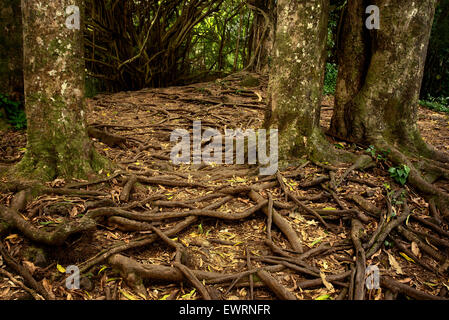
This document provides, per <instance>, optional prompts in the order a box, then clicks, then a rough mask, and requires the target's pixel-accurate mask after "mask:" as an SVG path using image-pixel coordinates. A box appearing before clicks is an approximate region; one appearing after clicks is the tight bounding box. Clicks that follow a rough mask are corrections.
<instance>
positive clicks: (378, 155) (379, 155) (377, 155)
mask: <svg viewBox="0 0 449 320" xmlns="http://www.w3.org/2000/svg"><path fill="white" fill-rule="evenodd" d="M365 152H366V153H369V154H370V155H371V157H373V158H374V159H376V160H379V161H385V160H387V156H388V154H389V153H390V150H379V152H377V150H376V147H374V146H373V145H371V146H369V147H368V149H366V150H365Z"/></svg>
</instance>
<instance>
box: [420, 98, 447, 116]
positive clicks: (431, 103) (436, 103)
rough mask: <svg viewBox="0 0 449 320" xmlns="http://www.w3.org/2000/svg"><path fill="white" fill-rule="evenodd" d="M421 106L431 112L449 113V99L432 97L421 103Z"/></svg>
mask: <svg viewBox="0 0 449 320" xmlns="http://www.w3.org/2000/svg"><path fill="white" fill-rule="evenodd" d="M419 103H420V105H422V106H423V107H426V108H428V109H430V110H434V111H438V112H446V113H449V97H438V98H434V97H430V96H428V97H427V98H426V99H425V100H420V101H419Z"/></svg>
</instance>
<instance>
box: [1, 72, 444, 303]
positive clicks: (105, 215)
mask: <svg viewBox="0 0 449 320" xmlns="http://www.w3.org/2000/svg"><path fill="white" fill-rule="evenodd" d="M243 78H244V76H243V75H241V74H240V75H233V76H231V77H229V78H226V79H223V80H219V81H216V82H210V83H204V84H196V85H191V86H186V87H176V88H166V89H146V90H141V91H138V92H123V93H117V94H112V95H98V96H97V97H95V98H94V99H90V100H89V102H88V106H89V113H88V122H89V124H90V125H91V127H90V128H91V135H92V136H95V137H97V138H96V139H94V141H95V142H94V143H95V146H96V148H97V150H98V151H99V152H100V153H101V154H103V155H104V156H106V157H108V158H109V159H111V160H113V161H114V162H115V163H117V165H118V167H117V170H116V171H114V172H101V173H100V174H101V175H102V176H103V177H104V178H103V181H97V183H92V182H91V183H88V182H86V181H78V182H77V183H78V184H74V182H66V181H63V180H56V181H54V182H52V183H50V184H49V186H48V187H49V188H48V189H49V190H47V192H45V193H44V194H42V195H40V196H39V197H38V198H36V199H34V200H33V201H31V202H29V203H27V205H26V208H18V211H20V212H21V215H22V219H25V221H27V223H31V224H32V225H33V226H35V227H37V228H39V230H44V228H46V230H50V231H52V230H56V229H57V227H58V226H60V225H61V224H64V223H67V221H78V220H80V219H83V217H84V219H87V218H88V219H93V220H95V223H96V227H95V228H94V230H90V231H89V232H83V233H82V235H81V236H79V234H74V235H71V236H69V237H67V239H65V240H64V241H63V244H62V245H59V246H50V245H48V244H47V245H43V244H36V243H33V242H31V241H30V240H29V239H28V238H26V237H24V236H23V235H22V232H17V231H16V230H15V231H13V232H10V233H8V234H7V235H6V236H4V237H3V239H2V240H3V246H4V248H3V250H6V252H8V254H9V255H10V256H11V257H12V259H13V260H14V261H15V262H18V263H19V264H20V265H23V266H24V267H25V268H26V270H28V272H29V273H30V274H31V275H32V276H33V278H34V279H36V281H37V282H38V283H40V284H42V285H43V288H44V290H45V291H46V292H48V293H50V295H54V297H55V298H57V299H202V298H214V299H250V298H254V299H294V298H295V299H347V297H348V295H347V293H348V292H349V293H351V295H353V294H354V293H355V294H357V292H359V290H362V287H363V286H364V279H360V278H359V279H357V278H355V279H354V278H353V277H352V276H351V275H352V274H353V270H356V268H358V267H361V266H362V262H363V264H364V265H365V266H368V265H375V266H377V267H378V268H379V270H380V274H381V283H380V284H381V287H382V289H381V290H369V291H368V292H367V293H366V298H367V299H391V298H393V297H396V298H398V299H401V298H404V297H405V295H407V296H410V297H412V298H418V299H426V298H428V299H430V298H438V297H444V298H446V297H447V296H446V294H447V288H449V287H448V282H447V267H448V265H447V263H446V257H447V254H448V251H447V249H448V248H449V238H448V234H449V232H448V226H447V225H446V224H445V223H443V224H441V225H438V224H437V223H435V222H434V221H433V220H431V219H430V218H431V217H429V208H428V207H429V205H428V204H427V203H426V202H425V201H424V199H423V198H421V197H420V196H419V195H418V194H416V193H415V192H414V191H413V190H409V189H408V187H407V186H405V187H404V188H403V191H407V192H408V196H407V197H405V198H404V197H401V190H402V189H401V187H400V186H399V185H397V184H396V183H395V182H393V181H392V180H391V178H390V177H389V175H388V172H387V170H388V163H385V162H384V161H378V163H377V166H375V167H374V168H371V169H369V170H366V171H364V172H361V171H353V172H350V173H349V174H348V175H347V176H346V177H345V178H344V179H343V181H340V179H341V178H342V177H343V176H344V175H345V172H346V171H347V169H348V168H347V167H339V168H334V167H331V166H328V165H326V164H313V163H307V164H305V165H303V166H300V167H295V168H288V169H287V170H283V171H282V172H281V174H280V175H278V176H271V177H266V178H264V177H261V176H257V175H256V174H257V167H255V166H246V165H224V166H206V165H182V166H174V165H172V164H171V163H170V161H169V159H170V158H169V156H170V150H171V146H172V145H173V144H170V133H171V132H172V131H173V130H174V129H186V130H191V129H192V124H193V121H195V120H201V121H202V125H203V127H207V126H210V127H214V128H217V129H218V130H219V131H220V132H223V131H224V128H229V129H237V128H241V129H243V130H245V129H247V128H260V126H261V124H262V119H263V108H264V103H265V99H266V79H263V78H261V79H259V82H260V83H259V84H258V85H256V86H254V87H244V86H241V80H242V79H243ZM323 104H324V105H325V107H324V109H323V117H322V125H323V126H326V124H327V123H328V121H329V118H330V116H331V114H332V100H331V98H330V97H328V98H326V99H325V101H324V102H323ZM447 118H448V117H447V116H446V115H443V114H439V113H435V112H431V111H429V110H424V109H422V110H421V111H420V119H419V126H420V128H421V130H422V133H423V136H424V137H425V139H426V140H427V141H428V142H430V143H432V144H434V145H435V146H436V147H437V148H438V149H440V150H447V148H448V144H447V143H446V142H447V137H448V136H449V132H448V131H449V125H448V119H447ZM92 129H95V130H92ZM105 132H107V133H105ZM332 142H333V143H334V144H336V145H337V147H339V148H345V149H347V150H351V151H354V152H358V153H360V154H366V152H365V150H363V149H361V148H357V147H355V146H351V145H348V144H345V143H343V142H335V141H332ZM25 145H26V137H25V135H24V133H21V132H13V131H9V132H7V133H6V134H4V135H2V137H1V138H0V159H3V160H0V165H2V163H4V162H12V163H13V162H14V160H15V159H19V158H20V156H21V155H23V153H24V148H25ZM5 160H6V161H5ZM3 165H11V163H7V164H3ZM0 168H1V167H0ZM255 173H256V174H255ZM3 182H4V185H8V184H7V181H3ZM443 187H445V186H444V185H443ZM52 188H53V189H52ZM3 189H7V188H3ZM57 190H59V191H57ZM61 190H65V191H67V190H72V191H73V190H78V191H79V190H88V191H90V193H89V192H86V193H85V194H81V193H80V192H77V194H75V193H70V192H65V191H64V192H62V191H61ZM7 191H10V192H7ZM16 191H17V190H4V192H3V193H0V204H3V205H6V206H14V201H15V200H14V199H16V200H17V193H16ZM92 191H96V192H101V194H100V193H99V194H94V193H92ZM396 191H397V192H396ZM61 193H64V194H61ZM387 194H389V199H390V200H389V201H387V200H386V199H387V198H386V195H387ZM404 203H406V204H407V205H406V206H404ZM0 210H1V209H0ZM408 213H410V214H411V216H410V217H409V218H407V217H408ZM383 215H385V217H384V218H385V219H382V218H381V216H383ZM236 216H237V218H238V219H237V218H236ZM86 217H87V218H86ZM406 218H407V219H406ZM357 221H361V222H362V223H361V224H359V223H358V222H357ZM382 221H383V222H382ZM398 225H399V226H398ZM358 228H363V229H364V232H363V233H359V232H358ZM388 228H390V229H391V230H390V229H388ZM386 230H390V231H388V232H387V231H386ZM351 231H352V232H351ZM382 235H384V237H383V236H382ZM379 239H380V240H379ZM370 240H371V241H370ZM301 251H302V252H301ZM100 254H101V255H100ZM5 260H6V259H3V260H1V259H0V270H6V269H4V268H5V266H6V265H8V270H9V271H10V272H11V273H12V274H13V275H11V276H12V277H13V278H14V279H16V281H18V283H21V282H22V278H20V277H18V276H17V272H16V273H14V270H12V269H11V266H10V263H8V261H5ZM2 261H3V262H2ZM69 265H76V266H77V267H79V268H80V269H81V271H82V272H83V271H84V272H85V273H84V276H83V278H82V281H81V287H82V289H80V290H68V289H67V288H66V287H65V278H66V275H65V274H64V273H63V271H64V269H63V268H65V267H67V266H69ZM248 270H250V271H249V272H247V271H248ZM249 274H254V275H255V276H254V277H249ZM224 275H226V276H224ZM394 279H395V280H394ZM140 280H142V281H143V282H141V281H140ZM182 280H184V281H182ZM25 283H27V282H26V281H25ZM142 283H143V284H144V285H142ZM27 286H28V287H33V286H32V285H30V284H27ZM35 290H36V289H35ZM37 292H38V293H39V291H38V290H37ZM29 294H30V293H29V291H26V290H25V289H23V288H22V287H21V286H20V285H19V284H17V283H14V281H13V280H12V279H11V278H10V277H8V275H7V274H6V273H4V272H3V273H0V298H1V299H17V298H26V297H28V296H29ZM431 295H432V296H431Z"/></svg>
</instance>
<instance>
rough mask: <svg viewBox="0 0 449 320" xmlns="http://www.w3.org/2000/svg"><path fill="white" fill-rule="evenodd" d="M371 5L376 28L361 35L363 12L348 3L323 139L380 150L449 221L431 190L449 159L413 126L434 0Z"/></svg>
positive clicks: (446, 200)
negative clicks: (328, 136) (376, 18)
mask: <svg viewBox="0 0 449 320" xmlns="http://www.w3.org/2000/svg"><path fill="white" fill-rule="evenodd" d="M372 4H375V5H377V6H378V7H379V9H380V29H379V30H375V29H374V30H371V31H369V32H366V31H365V32H361V31H360V26H363V25H364V19H365V18H367V17H368V16H367V15H361V14H360V13H362V12H364V11H365V7H364V5H363V4H362V3H360V1H355V0H352V1H349V3H348V15H347V17H346V26H345V27H344V28H343V30H344V31H343V39H342V44H343V46H344V48H343V49H342V54H341V55H340V56H339V64H340V70H339V72H340V73H339V79H338V81H337V90H336V105H335V112H334V116H333V119H332V124H331V128H330V133H331V134H334V135H335V136H337V137H339V138H343V139H345V140H348V141H351V142H356V143H361V144H365V145H373V146H374V147H375V148H376V150H377V151H387V154H388V157H389V159H390V160H391V161H392V162H393V163H394V164H395V165H407V166H408V167H409V168H410V175H409V179H408V181H409V183H410V184H411V185H413V186H414V187H416V188H417V189H418V190H419V191H421V192H422V193H423V194H424V195H425V196H426V198H428V199H430V198H433V199H434V201H435V202H436V203H437V206H438V207H439V209H440V210H441V212H442V214H443V215H445V216H446V217H449V209H448V204H449V195H448V194H447V193H445V192H443V191H441V190H440V189H438V188H437V187H435V186H434V185H432V183H433V182H434V181H436V180H437V179H438V178H440V177H443V178H445V179H449V165H448V163H449V156H448V155H447V154H444V153H442V152H439V151H437V150H436V149H434V148H433V147H432V146H430V145H428V144H427V143H426V142H425V141H424V140H423V139H422V137H421V135H420V132H419V129H418V126H417V117H418V99H419V94H420V90H421V84H422V79H423V73H424V65H425V61H426V54H427V48H428V43H429V38H430V32H431V28H432V23H433V17H434V13H435V6H436V0H423V1H419V2H418V1H414V0H394V1H391V0H377V1H372ZM424 174H425V175H424Z"/></svg>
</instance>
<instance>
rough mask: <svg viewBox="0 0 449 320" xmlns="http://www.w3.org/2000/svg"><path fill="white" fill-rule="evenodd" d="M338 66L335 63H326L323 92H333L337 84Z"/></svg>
mask: <svg viewBox="0 0 449 320" xmlns="http://www.w3.org/2000/svg"><path fill="white" fill-rule="evenodd" d="M337 75H338V66H337V65H336V64H335V63H326V75H325V77H324V94H326V95H327V94H334V93H335V87H336V86H337Z"/></svg>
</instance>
